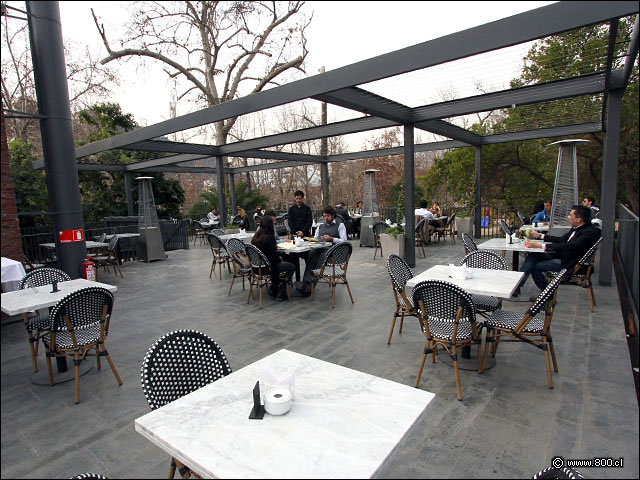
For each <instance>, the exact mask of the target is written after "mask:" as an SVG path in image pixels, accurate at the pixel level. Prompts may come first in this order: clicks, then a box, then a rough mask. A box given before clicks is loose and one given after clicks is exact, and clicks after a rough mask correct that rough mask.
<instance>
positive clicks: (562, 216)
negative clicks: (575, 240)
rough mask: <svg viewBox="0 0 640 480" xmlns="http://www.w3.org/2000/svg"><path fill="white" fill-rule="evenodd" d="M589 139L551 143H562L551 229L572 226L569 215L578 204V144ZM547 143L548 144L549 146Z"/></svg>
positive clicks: (554, 192) (554, 189)
mask: <svg viewBox="0 0 640 480" xmlns="http://www.w3.org/2000/svg"><path fill="white" fill-rule="evenodd" d="M588 141H589V140H579V139H575V140H560V141H559V142H553V143H550V144H549V145H560V150H559V152H558V165H557V167H556V180H555V184H554V186H553V200H552V206H551V215H550V216H549V230H550V231H551V228H553V227H559V228H560V229H566V228H570V227H571V226H570V225H569V220H568V219H567V215H569V212H570V211H571V207H572V206H573V205H577V204H578V159H577V153H576V151H577V148H576V147H577V144H578V143H584V142H588ZM549 145H547V146H549Z"/></svg>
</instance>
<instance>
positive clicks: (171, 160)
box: [126, 153, 214, 172]
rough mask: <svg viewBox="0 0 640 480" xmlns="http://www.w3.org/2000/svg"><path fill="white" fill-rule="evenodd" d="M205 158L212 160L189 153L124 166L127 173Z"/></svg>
mask: <svg viewBox="0 0 640 480" xmlns="http://www.w3.org/2000/svg"><path fill="white" fill-rule="evenodd" d="M205 158H214V157H212V156H211V155H192V154H190V153H187V154H184V153H182V154H178V155H171V156H169V157H160V158H155V159H153V160H144V161H142V162H136V163H127V164H126V169H127V171H129V172H133V171H135V170H143V169H145V168H149V167H160V166H163V165H173V164H176V163H182V162H191V161H194V160H203V159H205Z"/></svg>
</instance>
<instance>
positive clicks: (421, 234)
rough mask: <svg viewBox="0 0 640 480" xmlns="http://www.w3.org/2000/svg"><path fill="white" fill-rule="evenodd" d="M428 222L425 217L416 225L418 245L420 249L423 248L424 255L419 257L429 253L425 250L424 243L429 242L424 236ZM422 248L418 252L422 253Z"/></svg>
mask: <svg viewBox="0 0 640 480" xmlns="http://www.w3.org/2000/svg"><path fill="white" fill-rule="evenodd" d="M426 223H427V221H426V219H424V218H423V219H422V220H420V221H419V222H418V224H417V225H416V230H415V231H416V247H419V248H420V250H422V256H421V257H419V258H424V257H426V256H427V254H426V253H425V251H424V245H425V243H427V241H426V240H425V237H424V229H425V225H426ZM420 250H418V254H420Z"/></svg>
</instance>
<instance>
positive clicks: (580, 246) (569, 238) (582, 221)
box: [520, 205, 600, 290]
mask: <svg viewBox="0 0 640 480" xmlns="http://www.w3.org/2000/svg"><path fill="white" fill-rule="evenodd" d="M568 218H569V224H570V225H571V230H569V231H568V232H567V233H565V234H564V235H562V236H561V237H556V236H553V235H547V234H542V233H538V232H536V231H534V230H532V231H531V233H530V235H531V236H532V237H533V238H538V239H542V240H543V242H535V241H531V240H527V243H526V245H527V246H528V247H534V248H544V249H545V253H530V254H529V255H528V256H527V259H526V260H525V261H524V264H523V265H522V268H521V269H520V271H521V272H525V276H524V278H523V279H522V281H521V282H520V287H522V286H523V285H524V283H525V281H526V280H527V278H528V276H529V275H531V277H532V278H533V281H534V282H535V284H536V285H537V286H538V288H539V289H540V290H544V289H545V288H546V286H547V281H546V280H545V278H544V276H543V275H542V272H559V271H560V270H562V269H563V268H567V269H569V270H571V269H572V268H573V267H574V266H575V265H576V264H577V263H578V261H580V259H581V258H582V257H583V256H584V254H585V253H586V252H587V250H589V249H590V248H591V247H592V246H593V245H594V244H595V243H596V242H597V241H598V238H600V230H599V229H598V228H597V227H595V226H594V225H592V224H591V210H590V209H589V208H587V207H584V206H582V205H574V206H573V207H571V212H570V213H569V216H568ZM546 242H548V243H546Z"/></svg>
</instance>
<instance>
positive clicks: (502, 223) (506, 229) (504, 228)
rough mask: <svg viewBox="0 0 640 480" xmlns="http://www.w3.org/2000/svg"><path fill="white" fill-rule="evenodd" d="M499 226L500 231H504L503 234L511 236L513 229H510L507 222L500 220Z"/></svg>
mask: <svg viewBox="0 0 640 480" xmlns="http://www.w3.org/2000/svg"><path fill="white" fill-rule="evenodd" d="M498 224H499V225H500V230H502V233H504V234H505V235H509V236H511V229H510V228H509V225H507V222H505V221H504V220H503V219H500V221H499V222H498Z"/></svg>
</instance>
